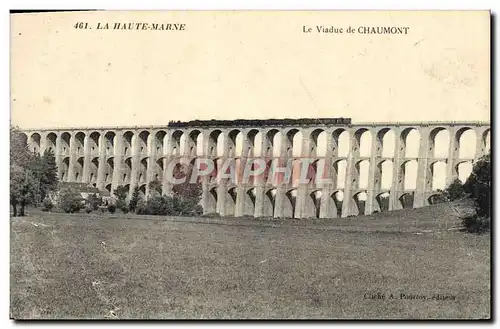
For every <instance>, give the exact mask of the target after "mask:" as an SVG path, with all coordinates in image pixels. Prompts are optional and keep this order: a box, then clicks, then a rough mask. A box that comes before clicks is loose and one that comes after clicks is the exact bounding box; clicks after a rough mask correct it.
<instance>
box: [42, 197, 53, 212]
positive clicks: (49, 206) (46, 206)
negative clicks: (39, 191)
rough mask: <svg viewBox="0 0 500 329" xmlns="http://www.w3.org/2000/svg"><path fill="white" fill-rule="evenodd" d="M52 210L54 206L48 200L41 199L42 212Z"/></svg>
mask: <svg viewBox="0 0 500 329" xmlns="http://www.w3.org/2000/svg"><path fill="white" fill-rule="evenodd" d="M52 208H54V204H53V203H52V201H51V200H50V199H49V198H45V199H43V208H42V211H51V210H52Z"/></svg>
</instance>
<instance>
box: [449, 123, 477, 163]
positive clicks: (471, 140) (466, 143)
mask: <svg viewBox="0 0 500 329" xmlns="http://www.w3.org/2000/svg"><path fill="white" fill-rule="evenodd" d="M454 138H455V150H454V151H455V152H454V153H455V157H457V158H458V159H474V156H475V155H476V131H475V130H474V129H472V128H471V127H462V128H460V129H458V130H457V132H456V134H455V136H454Z"/></svg>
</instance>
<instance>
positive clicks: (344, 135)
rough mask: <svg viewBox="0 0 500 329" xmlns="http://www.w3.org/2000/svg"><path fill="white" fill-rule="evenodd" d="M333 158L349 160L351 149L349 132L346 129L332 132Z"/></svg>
mask: <svg viewBox="0 0 500 329" xmlns="http://www.w3.org/2000/svg"><path fill="white" fill-rule="evenodd" d="M331 147H332V156H333V157H338V158H347V157H348V156H349V152H350V149H351V142H350V136H349V131H347V130H346V129H344V128H338V129H335V130H334V131H333V132H332V146H331Z"/></svg>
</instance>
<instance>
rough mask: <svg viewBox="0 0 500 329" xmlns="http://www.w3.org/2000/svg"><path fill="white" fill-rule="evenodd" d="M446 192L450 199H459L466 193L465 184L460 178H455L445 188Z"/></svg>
mask: <svg viewBox="0 0 500 329" xmlns="http://www.w3.org/2000/svg"><path fill="white" fill-rule="evenodd" d="M444 194H445V196H446V199H448V200H449V201H453V200H458V199H460V198H463V197H464V196H465V195H466V193H465V189H464V186H463V184H462V182H461V181H460V179H458V178H455V180H454V181H453V182H451V183H450V185H448V187H447V188H446V189H445V190H444Z"/></svg>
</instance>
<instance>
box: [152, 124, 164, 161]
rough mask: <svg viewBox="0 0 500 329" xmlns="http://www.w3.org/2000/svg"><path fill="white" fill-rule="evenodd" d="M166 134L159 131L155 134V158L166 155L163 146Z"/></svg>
mask: <svg viewBox="0 0 500 329" xmlns="http://www.w3.org/2000/svg"><path fill="white" fill-rule="evenodd" d="M166 139H167V132H166V131H165V130H159V131H157V132H156V134H155V138H154V141H155V146H154V147H155V152H156V157H157V158H162V157H163V156H164V155H166V152H165V145H167V141H166Z"/></svg>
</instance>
